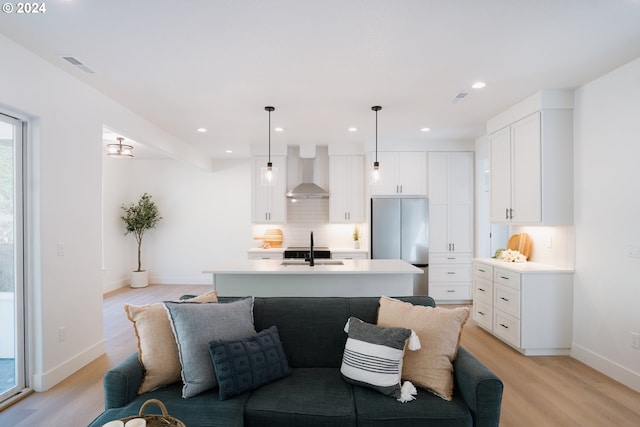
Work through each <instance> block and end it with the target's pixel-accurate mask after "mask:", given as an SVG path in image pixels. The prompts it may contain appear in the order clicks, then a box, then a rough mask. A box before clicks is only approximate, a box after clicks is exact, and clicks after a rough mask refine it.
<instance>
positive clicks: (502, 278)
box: [500, 276, 509, 280]
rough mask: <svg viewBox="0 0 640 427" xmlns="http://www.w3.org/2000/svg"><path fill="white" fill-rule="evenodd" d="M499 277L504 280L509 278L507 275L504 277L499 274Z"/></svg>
mask: <svg viewBox="0 0 640 427" xmlns="http://www.w3.org/2000/svg"><path fill="white" fill-rule="evenodd" d="M500 278H501V279H504V280H509V278H508V277H504V276H500Z"/></svg>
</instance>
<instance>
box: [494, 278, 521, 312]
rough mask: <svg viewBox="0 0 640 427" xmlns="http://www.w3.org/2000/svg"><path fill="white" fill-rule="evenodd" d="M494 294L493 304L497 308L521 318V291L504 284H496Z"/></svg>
mask: <svg viewBox="0 0 640 427" xmlns="http://www.w3.org/2000/svg"><path fill="white" fill-rule="evenodd" d="M493 295H494V301H493V306H494V307H495V309H496V310H501V311H504V312H505V313H507V314H510V315H512V316H514V317H517V318H520V291H516V290H515V289H511V288H508V287H506V286H502V285H495V287H494V289H493Z"/></svg>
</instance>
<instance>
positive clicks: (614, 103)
mask: <svg viewBox="0 0 640 427" xmlns="http://www.w3.org/2000/svg"><path fill="white" fill-rule="evenodd" d="M639 76H640V59H637V60H635V61H633V62H631V63H629V64H627V65H625V66H623V67H621V68H619V69H617V70H615V71H613V72H611V73H609V74H607V75H605V76H603V77H601V78H599V79H597V80H594V81H592V82H590V83H588V84H586V85H584V86H583V87H581V88H580V89H578V90H577V91H576V96H575V112H574V131H575V140H574V159H575V195H574V198H575V237H576V255H575V256H576V259H575V263H576V273H575V279H574V296H575V297H574V334H573V341H574V342H573V350H572V355H573V356H574V357H576V358H578V359H580V360H581V361H583V362H585V363H587V364H589V365H591V366H593V367H595V368H596V369H599V370H600V371H602V372H604V373H606V374H607V375H609V376H611V377H613V378H615V379H617V380H618V381H620V382H622V383H625V384H627V385H628V386H630V387H632V388H634V389H635V390H638V391H640V350H637V349H633V348H632V347H631V332H632V331H634V332H640V309H638V305H639V304H640V258H630V257H628V256H627V250H628V245H629V244H636V245H637V244H640V197H639V194H640V184H639V182H640V180H639V178H638V177H639V175H638V169H639V160H640V132H639V131H638V121H639V119H640V77H639Z"/></svg>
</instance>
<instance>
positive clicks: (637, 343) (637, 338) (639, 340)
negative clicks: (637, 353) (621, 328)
mask: <svg viewBox="0 0 640 427" xmlns="http://www.w3.org/2000/svg"><path fill="white" fill-rule="evenodd" d="M631 347H633V348H636V349H638V350H640V334H639V333H637V332H631Z"/></svg>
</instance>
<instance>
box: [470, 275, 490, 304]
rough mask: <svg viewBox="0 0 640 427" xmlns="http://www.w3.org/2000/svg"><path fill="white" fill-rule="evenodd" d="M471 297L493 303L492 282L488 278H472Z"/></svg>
mask: <svg viewBox="0 0 640 427" xmlns="http://www.w3.org/2000/svg"><path fill="white" fill-rule="evenodd" d="M473 299H474V300H478V301H482V302H484V303H485V304H489V305H493V283H491V282H490V281H488V280H484V279H480V278H478V277H474V278H473Z"/></svg>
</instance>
